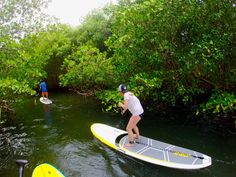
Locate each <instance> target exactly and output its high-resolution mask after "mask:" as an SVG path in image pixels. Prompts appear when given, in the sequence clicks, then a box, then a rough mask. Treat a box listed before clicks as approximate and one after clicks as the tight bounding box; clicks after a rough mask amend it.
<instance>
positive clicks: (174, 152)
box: [135, 141, 204, 160]
mask: <svg viewBox="0 0 236 177" xmlns="http://www.w3.org/2000/svg"><path fill="white" fill-rule="evenodd" d="M135 143H137V144H142V145H145V146H149V147H152V148H156V149H159V150H162V151H168V152H171V153H173V154H175V155H178V156H181V157H189V156H192V157H194V158H199V159H202V160H203V159H204V157H200V156H196V155H192V154H188V153H183V152H179V151H173V150H169V149H164V148H161V147H155V146H151V145H149V144H146V143H142V142H140V141H135Z"/></svg>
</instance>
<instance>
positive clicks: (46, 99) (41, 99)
mask: <svg viewBox="0 0 236 177" xmlns="http://www.w3.org/2000/svg"><path fill="white" fill-rule="evenodd" d="M39 100H40V102H41V103H43V104H52V100H50V99H48V98H46V97H41V98H40V99H39Z"/></svg>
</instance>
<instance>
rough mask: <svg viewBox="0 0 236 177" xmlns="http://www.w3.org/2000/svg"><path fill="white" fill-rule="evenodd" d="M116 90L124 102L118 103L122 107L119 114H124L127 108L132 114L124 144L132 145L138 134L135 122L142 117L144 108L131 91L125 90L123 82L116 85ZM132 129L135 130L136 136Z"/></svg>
mask: <svg viewBox="0 0 236 177" xmlns="http://www.w3.org/2000/svg"><path fill="white" fill-rule="evenodd" d="M118 91H119V92H120V93H121V95H122V96H124V103H123V104H122V103H119V106H120V107H122V108H123V111H122V112H121V114H124V112H125V111H126V110H127V109H128V110H129V111H130V113H131V114H132V116H131V117H130V119H129V122H128V125H127V127H126V131H127V132H128V136H129V143H127V144H125V146H128V147H129V146H134V138H136V139H139V136H140V134H139V129H138V127H137V124H138V122H139V121H140V120H141V119H142V117H143V115H144V110H143V107H142V105H141V103H140V101H139V99H138V98H137V97H136V96H135V95H134V94H133V93H132V92H129V91H128V90H127V88H126V85H125V84H121V85H120V86H119V87H118ZM133 131H134V132H135V134H136V137H135V135H134V133H133Z"/></svg>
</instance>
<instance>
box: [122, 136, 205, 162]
mask: <svg viewBox="0 0 236 177" xmlns="http://www.w3.org/2000/svg"><path fill="white" fill-rule="evenodd" d="M128 142H129V139H128V135H126V136H124V137H123V138H122V139H121V140H120V142H119V146H120V148H122V149H126V150H129V151H132V152H134V153H137V154H140V155H144V156H147V157H150V158H158V159H160V160H164V161H171V162H174V163H179V162H181V163H183V164H193V165H194V164H202V161H203V159H204V157H203V155H202V154H200V153H198V152H195V151H192V150H189V149H185V148H181V147H178V146H174V145H170V144H167V143H164V142H160V141H157V140H153V139H150V138H146V137H143V136H141V137H140V138H139V140H136V142H135V144H134V146H132V147H126V146H125V144H126V143H128Z"/></svg>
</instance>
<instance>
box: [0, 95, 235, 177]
mask: <svg viewBox="0 0 236 177" xmlns="http://www.w3.org/2000/svg"><path fill="white" fill-rule="evenodd" d="M50 96H51V99H52V100H53V104H52V105H49V106H46V105H43V104H41V103H40V102H39V101H38V98H37V99H35V98H30V99H28V100H25V102H24V103H22V104H20V105H19V106H18V107H17V109H16V113H17V118H16V119H15V120H13V121H12V122H4V121H3V120H2V122H1V124H2V126H3V124H4V127H5V128H4V129H2V130H1V131H0V177H17V165H16V163H15V160H16V159H27V160H29V162H30V163H29V164H28V165H27V166H26V167H25V173H24V177H30V176H31V174H32V171H33V169H34V168H35V167H36V166H37V165H39V164H41V163H44V162H48V163H51V164H53V165H54V166H56V167H57V168H58V169H60V170H61V171H62V172H63V173H64V174H65V176H67V177H80V176H83V177H93V176H96V177H112V176H115V177H116V176H117V177H125V176H133V177H139V176H140V177H146V176H147V177H235V176H236V136H235V135H234V136H233V135H232V136H229V135H228V136H225V135H220V134H219V133H216V132H213V131H209V129H208V128H206V127H203V126H197V125H194V124H193V123H191V122H190V121H187V122H185V123H184V124H183V123H181V122H180V121H179V122H178V121H169V119H168V117H167V118H166V119H167V120H163V119H162V120H160V119H158V120H157V116H154V115H148V113H146V116H145V119H144V120H143V122H141V123H140V129H141V134H142V135H143V136H147V137H150V138H153V139H157V140H161V141H164V142H168V143H171V144H175V145H179V146H182V147H186V148H190V149H193V150H196V151H199V152H202V153H205V154H207V155H209V156H211V157H212V160H213V164H212V166H210V167H208V168H205V169H201V170H193V171H192V170H190V171H186V170H176V169H170V168H166V167H161V166H156V165H152V164H148V163H145V162H141V161H138V160H135V159H132V158H128V157H127V156H124V155H122V154H120V153H117V152H116V151H114V150H112V149H110V148H108V147H107V146H105V145H103V144H102V143H100V142H99V141H98V140H96V139H95V138H94V137H93V135H92V133H91V131H90V126H91V124H92V123H95V122H100V123H105V124H108V125H111V126H114V127H117V128H121V129H124V128H125V125H126V122H127V119H126V118H124V117H123V118H122V117H121V116H120V115H115V114H108V113H104V112H102V110H101V107H100V105H99V102H97V101H96V100H95V99H93V98H84V97H80V96H77V95H74V94H71V93H70V94H68V93H66V94H65V93H63V94H55V93H54V94H51V95H50ZM35 101H36V102H35Z"/></svg>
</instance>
